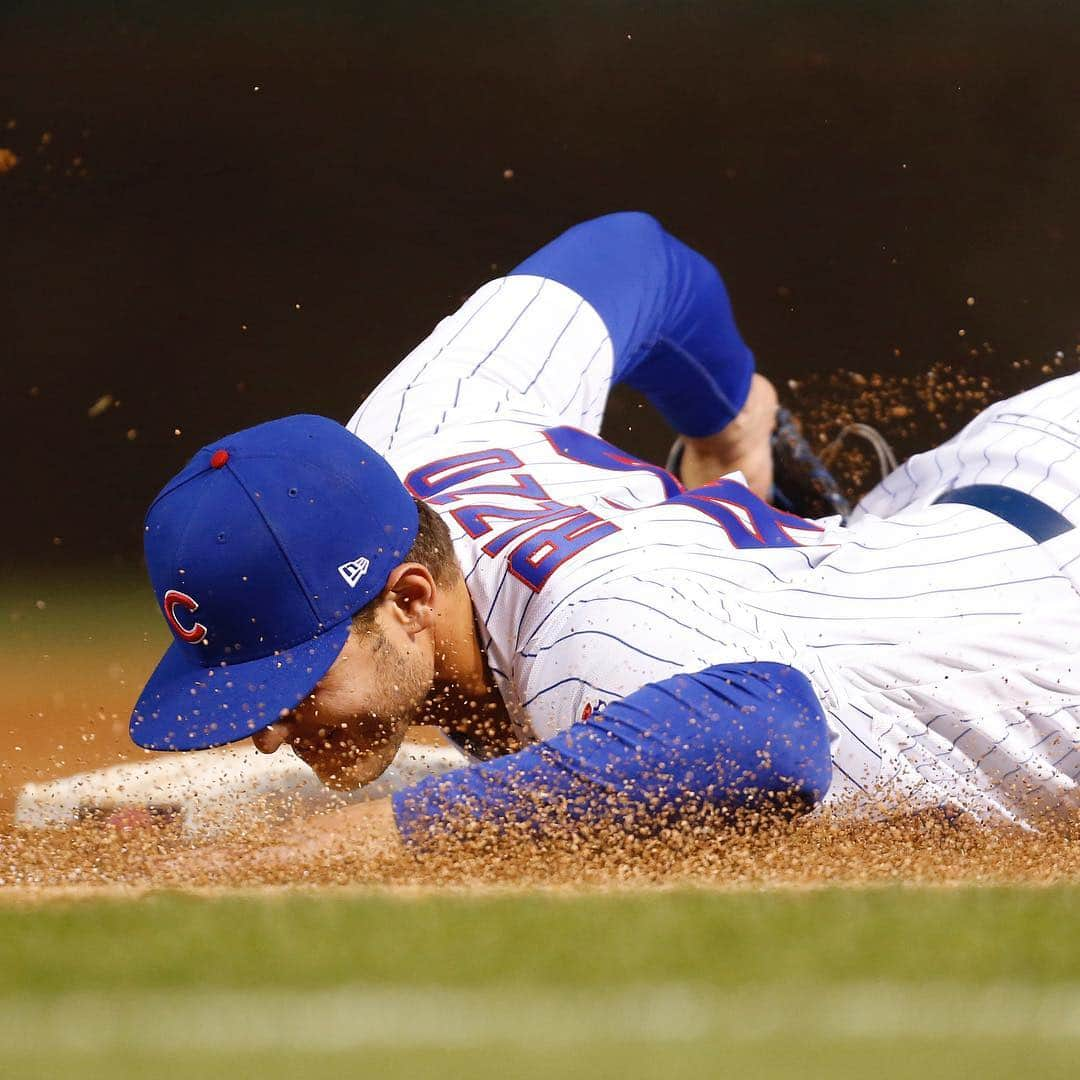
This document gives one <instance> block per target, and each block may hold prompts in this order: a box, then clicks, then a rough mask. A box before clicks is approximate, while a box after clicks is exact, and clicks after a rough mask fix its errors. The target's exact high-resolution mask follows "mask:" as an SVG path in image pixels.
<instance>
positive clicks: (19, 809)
mask: <svg viewBox="0 0 1080 1080" xmlns="http://www.w3.org/2000/svg"><path fill="white" fill-rule="evenodd" d="M466 764H468V759H467V758H466V757H465V755H464V754H462V753H461V751H459V750H457V749H456V748H455V747H453V746H451V745H450V744H448V743H447V744H444V745H436V746H431V745H425V744H421V743H416V742H411V741H408V740H407V741H406V742H405V743H404V744H403V745H402V747H401V749H400V750H399V751H398V754H397V757H396V758H394V761H393V763H392V764H391V765H390V767H389V768H388V769H387V770H386V772H384V773H383V775H382V776H380V777H379V779H378V780H376V781H374V782H373V783H371V784H367V785H366V786H364V787H362V788H360V789H358V790H357V791H350V792H339V791H332V790H330V789H329V788H326V787H323V785H322V784H321V783H320V782H319V780H318V779H317V778H316V776H315V774H314V773H313V772H312V771H311V769H309V768H308V766H307V765H305V764H304V763H303V762H302V761H301V760H300V759H299V758H297V757H296V756H295V755H294V754H292V753H291V752H289V751H287V750H282V751H279V752H278V753H276V754H260V753H259V752H258V751H257V750H256V749H255V748H254V747H253V746H251V745H250V743H246V744H237V745H233V746H223V747H220V748H218V749H216V750H201V751H195V752H191V753H186V754H175V755H170V756H169V757H157V758H148V759H147V760H146V761H142V762H137V763H133V764H126V765H113V766H111V767H110V768H106V769H97V770H95V771H93V772H86V773H79V774H78V775H76V776H69V777H65V778H64V779H61V780H51V781H49V782H47V783H42V784H26V785H24V787H23V788H22V790H21V791H20V792H19V795H18V797H17V799H16V802H15V823H16V824H17V825H22V826H24V827H29V828H56V827H62V826H65V825H71V824H73V823H75V822H77V821H81V820H86V819H87V818H96V817H107V816H109V815H110V814H113V813H115V812H117V811H123V810H150V811H152V812H155V813H161V814H163V815H166V816H170V817H172V816H174V815H175V816H178V817H179V819H180V821H181V823H182V825H183V827H184V829H185V831H187V832H190V833H201V834H206V833H213V832H219V831H222V830H225V829H228V828H229V827H230V826H231V825H233V824H235V823H236V822H237V820H238V818H239V815H240V813H241V812H242V811H243V810H245V809H247V810H249V811H256V812H258V813H260V814H267V815H270V816H272V817H274V818H286V817H290V816H292V815H293V814H297V813H305V814H307V813H311V812H313V811H316V810H320V809H330V808H333V807H337V806H347V805H349V804H351V803H356V802H366V801H367V800H369V799H378V798H381V797H382V796H385V795H389V794H391V793H392V792H394V791H397V790H398V789H399V788H402V787H406V786H408V785H409V784H413V783H415V782H416V781H417V780H421V779H423V777H425V776H430V775H433V774H438V773H444V772H447V771H448V770H449V769H455V768H459V767H460V766H462V765H466Z"/></svg>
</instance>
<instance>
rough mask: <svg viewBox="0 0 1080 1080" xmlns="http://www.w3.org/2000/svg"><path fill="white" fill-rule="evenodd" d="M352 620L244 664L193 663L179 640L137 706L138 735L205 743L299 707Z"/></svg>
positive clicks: (241, 735)
mask: <svg viewBox="0 0 1080 1080" xmlns="http://www.w3.org/2000/svg"><path fill="white" fill-rule="evenodd" d="M350 626H351V620H350V619H346V620H344V622H342V623H339V624H338V625H337V626H335V627H333V628H331V629H330V630H327V631H326V632H325V633H323V634H320V635H319V636H318V637H315V638H312V640H311V641H306V642H303V643H302V644H300V645H297V646H295V647H294V648H292V649H285V650H283V651H282V652H279V653H275V654H273V655H271V656H264V657H261V658H260V659H258V660H248V661H246V662H244V663H241V664H228V665H224V666H222V667H213V668H205V667H200V666H199V665H197V664H192V662H191V660H190V656H191V646H190V645H182V644H181V643H180V642H173V644H172V645H171V646H170V647H169V649H168V650H167V651H166V653H165V655H164V656H163V657H162V659H161V662H160V663H159V664H158V666H157V668H155V670H154V673H153V675H151V676H150V680H149V682H147V684H146V687H145V689H144V690H143V692H142V696H141V697H140V698H139V702H138V704H137V705H136V706H135V711H134V712H133V713H132V714H131V725H130V728H129V730H130V732H131V738H132V740H133V741H134V742H135V743H136V744H137V745H138V746H142V747H144V748H145V749H147V750H207V749H209V748H210V747H212V746H223V745H224V744H225V743H231V742H237V741H239V740H240V739H246V738H248V736H250V735H254V734H255V732H257V731H262V729H263V728H266V727H269V726H270V725H271V724H272V723H274V721H275V720H279V719H280V718H281V715H282V713H283V712H286V711H288V710H290V709H294V708H295V707H296V706H297V705H298V704H299V703H300V702H301V701H302V700H303V699H304V698H305V697H307V695H308V694H310V693H311V691H312V690H313V689H314V687H315V684H316V683H317V682H318V681H319V680H320V679H321V678H322V677H323V676H324V675H325V674H326V673H327V671H329V670H330V665H331V664H333V662H334V661H335V660H336V659H337V657H338V654H339V653H340V652H341V650H342V648H343V647H344V645H345V640H346V638H348V636H349V627H350Z"/></svg>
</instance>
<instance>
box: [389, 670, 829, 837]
mask: <svg viewBox="0 0 1080 1080" xmlns="http://www.w3.org/2000/svg"><path fill="white" fill-rule="evenodd" d="M831 775H832V764H831V759H830V755H829V737H828V730H827V728H826V724H825V716H824V713H823V712H822V710H821V706H820V704H819V702H818V700H817V697H816V695H815V694H814V691H813V688H812V687H811V685H810V682H809V680H808V679H807V678H806V677H805V676H804V675H803V674H801V673H800V672H798V671H796V670H794V669H793V668H790V667H787V666H785V665H783V664H774V663H748V664H728V665H719V666H717V667H712V668H708V669H706V670H705V671H701V672H698V673H696V674H692V675H677V676H675V677H674V678H671V679H666V680H664V681H663V682H657V683H651V684H649V685H648V686H645V687H643V688H642V689H640V690H638V691H636V692H635V693H633V694H631V695H629V696H628V697H626V698H624V699H623V700H622V701H616V702H612V703H611V704H610V705H608V707H607V708H606V709H605V710H604V712H603V713H601V714H599V715H597V716H593V717H591V718H590V719H589V720H587V721H584V722H582V723H579V724H575V725H574V726H573V727H571V728H569V729H568V730H567V731H564V732H561V733H560V734H559V735H557V736H555V737H554V738H552V739H548V740H547V741H546V742H543V743H539V744H537V745H536V746H531V747H528V748H527V749H525V750H521V751H518V752H517V753H516V754H509V755H507V756H506V757H503V758H498V759H496V760H494V761H489V762H485V763H484V764H482V765H476V766H472V767H470V768H466V769H459V770H456V771H454V772H451V773H447V774H445V775H443V776H433V777H429V778H427V779H425V780H422V781H421V782H420V783H418V784H414V785H413V786H412V787H409V788H405V789H403V790H402V791H399V792H397V793H396V794H395V795H394V796H393V806H394V818H395V821H396V822H397V827H398V831H399V832H400V833H401V835H402V837H403V839H404V840H405V841H406V842H408V843H414V844H420V845H422V844H423V843H424V841H425V840H427V839H431V838H435V837H438V836H439V835H441V834H446V833H448V832H453V831H454V829H455V828H456V827H459V826H460V825H461V823H462V822H463V821H464V822H479V823H483V824H485V825H489V826H494V827H496V828H500V827H505V826H506V825H515V826H524V827H526V828H527V829H530V830H531V831H533V832H535V833H536V834H543V833H544V832H545V831H546V830H548V829H551V830H557V829H561V828H564V827H565V823H566V821H567V820H568V819H569V820H570V821H571V822H579V821H580V822H587V821H610V820H617V821H624V822H627V823H628V824H632V827H633V828H634V829H635V831H636V830H640V828H641V827H642V826H643V824H645V823H647V822H664V821H666V820H669V819H670V818H671V817H672V815H673V814H678V813H679V812H680V810H681V809H683V808H687V807H695V806H703V805H706V806H712V807H717V808H720V809H731V810H735V809H739V808H751V807H754V808H763V807H768V806H769V805H775V804H777V803H778V802H780V801H783V802H784V803H785V805H791V804H792V803H795V804H797V805H801V806H802V807H805V808H809V807H810V806H813V805H814V804H816V803H817V802H819V801H820V800H821V799H822V798H823V797H824V795H825V792H826V791H827V790H828V787H829V781H830V778H831Z"/></svg>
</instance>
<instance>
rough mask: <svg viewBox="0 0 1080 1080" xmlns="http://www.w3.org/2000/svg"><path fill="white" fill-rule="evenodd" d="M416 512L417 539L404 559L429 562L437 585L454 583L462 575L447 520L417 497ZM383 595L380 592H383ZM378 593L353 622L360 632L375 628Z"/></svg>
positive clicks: (355, 616) (404, 560) (423, 563)
mask: <svg viewBox="0 0 1080 1080" xmlns="http://www.w3.org/2000/svg"><path fill="white" fill-rule="evenodd" d="M414 501H415V502H416V512H417V514H418V515H419V518H420V523H419V525H418V526H417V530H416V539H415V540H413V542H412V547H411V548H409V550H408V552H407V554H406V555H405V558H404V559H402V560H401V561H402V562H416V563H420V565H421V566H426V567H427V568H428V570H430V571H431V576H432V577H433V578H434V579H435V584H436V585H441V586H443V587H447V586H450V585H452V584H453V583H454V582H455V581H456V580H457V579H458V577H460V575H461V567H460V566H459V565H458V561H457V556H456V555H455V554H454V544H453V541H452V540H451V539H450V530H449V529H448V528H447V527H446V522H445V521H443V519H442V517H440V515H439V514H437V513H436V512H435V511H434V510H432V509H431V507H430V506H428V504H427V503H426V502H423V501H422V500H420V499H415V500H414ZM380 595H381V594H380ZM379 599H380V597H379V596H376V597H375V599H374V600H369V601H368V603H367V604H365V605H364V606H363V607H362V608H361V609H360V610H359V611H358V612H356V614H355V615H353V617H352V618H353V626H354V628H355V629H357V630H359V631H361V632H367V631H370V630H371V629H372V627H373V626H374V622H375V609H376V607H377V606H378V603H379Z"/></svg>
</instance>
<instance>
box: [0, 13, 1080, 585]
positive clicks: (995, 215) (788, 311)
mask: <svg viewBox="0 0 1080 1080" xmlns="http://www.w3.org/2000/svg"><path fill="white" fill-rule="evenodd" d="M4 12H5V13H4V14H3V15H0V20H2V22H0V35H2V37H0V50H2V51H0V147H4V148H7V149H8V150H10V151H11V152H13V153H14V154H15V155H17V156H18V158H19V162H18V164H17V165H16V166H15V167H14V168H12V169H10V170H9V171H7V172H6V173H4V174H3V175H0V252H2V262H0V275H2V280H0V325H2V327H3V332H2V335H0V349H2V353H0V362H2V370H3V380H2V386H0V394H2V399H0V411H2V415H0V421H2V424H3V435H4V451H3V452H4V457H5V462H4V466H3V469H2V475H3V477H4V489H5V496H6V497H5V527H4V541H3V549H2V555H0V571H2V572H3V573H4V575H5V576H9V577H10V575H12V574H14V573H15V572H16V570H19V571H25V570H26V569H27V568H28V567H38V568H40V570H41V571H42V572H46V573H54V572H56V571H63V570H65V569H66V568H68V567H70V566H72V565H73V564H76V563H85V562H87V561H94V562H99V561H102V560H104V561H107V562H113V563H121V564H125V565H128V566H131V565H133V564H135V563H136V562H137V560H138V553H139V542H140V531H141V516H142V512H143V508H144V506H145V504H146V502H147V501H148V500H149V498H150V497H151V496H152V494H153V492H154V491H155V490H156V489H157V488H158V486H160V484H161V483H162V482H163V481H164V480H165V479H166V478H167V476H168V475H169V474H170V473H171V472H172V471H174V470H175V469H176V468H178V467H179V466H180V465H181V464H182V462H183V461H184V460H185V459H186V457H187V456H188V455H190V453H192V452H193V451H194V450H195V449H196V448H198V447H199V446H200V445H201V444H203V443H204V442H206V441H209V440H210V439H212V438H215V437H217V436H219V435H221V434H223V433H224V432H226V431H230V430H234V429H236V428H238V427H242V426H245V425H248V424H251V423H253V422H257V421H259V420H262V419H265V418H268V417H271V416H274V415H278V414H281V413H285V412H296V411H316V412H323V413H327V414H329V415H331V416H334V417H337V418H339V419H345V418H346V417H347V416H348V415H349V414H350V413H351V412H352V410H353V408H354V407H355V405H356V404H357V402H358V401H359V400H360V399H361V398H362V397H363V395H364V394H365V393H366V392H367V391H368V390H369V389H370V388H371V387H372V386H373V385H374V383H375V382H376V381H377V380H378V378H379V377H380V376H381V375H382V374H383V373H385V372H386V371H387V370H388V369H389V368H390V367H391V366H392V365H393V364H394V362H395V361H396V360H397V359H398V358H399V357H400V356H402V355H403V354H404V352H406V351H407V350H408V349H409V347H410V346H411V345H412V344H413V343H414V342H415V341H417V340H418V339H419V338H420V337H421V336H423V335H424V334H425V333H426V332H427V330H428V329H429V328H430V326H431V325H432V324H433V322H434V321H435V320H436V319H437V318H438V317H440V316H441V315H442V314H443V313H445V312H447V311H448V310H449V309H451V308H453V307H454V306H455V305H456V304H457V303H458V302H459V301H460V299H462V298H463V296H464V295H466V294H467V293H468V292H469V291H470V290H472V289H473V288H474V287H475V286H476V285H478V284H479V283H480V282H481V281H483V280H484V279H485V278H486V277H489V276H492V275H493V274H495V273H497V272H499V271H502V270H505V269H506V268H508V267H509V266H511V265H513V264H514V263H515V262H517V261H518V260H519V259H521V258H522V257H524V256H525V255H526V254H527V253H528V252H529V251H530V250H531V249H533V248H534V247H536V246H537V245H539V244H540V243H542V242H543V241H545V240H547V239H548V238H550V237H551V236H552V235H553V234H555V233H557V232H558V231H559V230H561V229H563V228H564V227H566V226H568V225H570V224H571V223H573V222H575V221H577V220H579V219H582V218H584V217H587V216H590V215H594V214H597V213H601V212H605V211H609V210H613V209H626V208H640V209H647V210H650V211H652V212H653V213H655V214H657V215H658V216H659V217H660V218H661V219H662V220H663V221H664V222H665V223H666V224H667V225H668V226H669V227H670V228H671V229H673V230H674V231H676V232H677V233H679V234H680V235H682V236H683V237H684V238H686V239H687V240H689V241H690V242H691V243H694V244H696V245H697V246H699V247H700V248H701V249H702V250H704V251H705V252H706V253H708V254H709V255H710V256H711V257H712V258H713V259H714V260H715V261H716V262H717V263H718V264H719V265H720V267H721V268H722V270H723V272H724V274H725V276H726V277H727V279H728V282H729V286H730V289H731V292H732V294H733V297H734V301H735V305H736V310H737V313H738V315H739V319H740V323H741V325H742V327H743V330H744V333H745V335H746V337H747V338H748V340H749V341H750V342H751V344H752V345H753V347H754V348H755V350H756V352H757V353H758V356H759V359H760V361H761V363H762V365H763V366H764V367H765V369H766V370H768V371H770V372H771V373H773V374H775V375H779V376H782V377H783V376H790V375H794V374H796V373H798V372H800V371H805V370H807V369H826V368H834V367H838V366H846V367H853V368H860V369H862V370H884V371H888V370H892V371H895V370H897V369H898V368H906V369H911V370H915V369H919V368H922V367H925V366H926V365H927V364H929V363H930V362H932V361H937V360H943V359H949V358H950V357H953V356H959V355H961V354H963V353H964V352H965V351H966V350H967V349H968V347H969V346H970V345H971V344H972V343H973V342H974V343H981V342H983V341H988V342H990V343H992V345H993V346H994V348H995V350H996V351H995V353H994V356H993V358H992V359H989V360H987V361H986V362H987V363H988V364H991V365H992V364H1003V363H1008V362H1009V361H1011V360H1012V359H1014V358H1018V357H1021V356H1031V357H1034V358H1036V359H1037V358H1039V357H1041V356H1043V355H1046V354H1050V353H1052V352H1053V351H1054V350H1056V349H1064V350H1066V352H1067V355H1069V356H1070V357H1071V355H1072V349H1073V346H1074V345H1075V343H1076V341H1077V335H1078V327H1080V308H1078V305H1077V302H1076V293H1077V288H1076V283H1077V280H1078V274H1077V271H1078V270H1080V255H1078V250H1080V249H1078V244H1077V235H1078V231H1080V209H1078V199H1077V192H1078V188H1080V155H1078V145H1080V76H1078V74H1077V56H1078V49H1077V44H1078V41H1080V36H1078V30H1080V9H1078V8H1076V7H1075V5H1066V4H1045V3H1032V2H1025V3H1015V4H991V3H986V2H967V0H964V2H954V3H938V4H920V3H912V2H907V3H890V4H885V3H875V4H855V3H835V2H834V3H826V4H821V3H817V4H808V3H807V4H803V3H790V2H789V3H767V2H761V0H756V2H753V3H664V4H641V3H637V4H630V3H618V2H615V0H609V2H604V3H600V2H592V3H581V2H578V3H562V4H546V5H542V6H535V5H534V6H530V7H528V8H526V7H525V5H521V4H502V5H495V4H486V5H481V4H471V3H456V4H452V5H435V4H415V3H411V4H410V3H404V4H393V5H391V4H385V3H382V4H381V3H376V2H371V3H365V4H360V3H355V4H343V3H342V4H328V3H320V4H314V5H307V6H302V5H299V4H294V5H286V4H280V3H274V2H265V3H261V4H246V5H233V6H232V7H231V9H230V12H229V13H228V14H227V15H222V14H220V12H219V11H218V10H216V9H214V8H211V7H210V6H209V5H205V4H199V3H196V4H194V5H192V4H185V5H183V8H182V12H181V10H180V8H179V7H178V6H177V5H154V4H147V3H131V2H129V3H113V4H107V3H98V4H90V3H84V4H74V3H71V4H66V5H59V4H55V3H17V4H11V3H10V2H9V3H8V4H7V5H5V7H4ZM255 87H258V88H259V89H258V90H256V89H255ZM508 169H509V170H513V176H512V178H509V179H507V178H506V177H505V176H504V171H505V170H508ZM968 296H974V297H975V298H976V304H975V305H974V306H973V307H969V306H968V305H967V304H966V298H967V297H968ZM297 304H299V305H300V308H299V309H297V308H296V306H295V305H297ZM244 326H246V327H247V329H246V330H245V329H243V327H244ZM960 329H965V330H966V335H965V337H964V338H961V337H959V330H960ZM897 349H899V350H900V356H899V357H897V356H896V354H895V350H897ZM105 394H111V395H113V397H114V398H115V399H116V400H117V401H118V402H119V404H118V405H114V406H113V407H111V408H109V409H108V410H106V411H105V412H104V413H103V414H102V415H99V416H96V417H90V416H88V409H90V407H91V406H92V405H93V403H94V402H95V401H96V400H98V399H99V398H100V397H101V396H102V395H105ZM640 415H641V414H640V413H635V414H633V415H632V414H631V412H630V407H629V404H628V403H627V402H625V401H623V402H622V404H621V405H619V406H618V407H617V409H616V412H615V415H614V417H613V420H612V423H611V431H612V433H613V434H614V435H615V436H616V437H623V436H625V438H624V439H623V441H625V442H627V443H629V444H632V445H635V446H636V447H637V448H641V447H643V446H644V447H645V448H646V449H652V448H653V447H652V446H650V445H646V444H650V442H651V443H658V441H661V439H662V437H661V436H659V435H657V434H654V435H653V436H652V437H651V440H650V437H649V436H648V435H647V432H643V428H646V429H647V428H648V427H649V425H642V424H641V423H638V424H637V430H635V431H632V432H628V431H627V430H626V429H627V428H628V427H630V426H631V425H632V423H633V420H634V417H635V416H638V417H639V416H640ZM174 429H179V430H180V431H181V434H180V435H179V436H177V435H174ZM129 433H131V434H130V437H129ZM54 538H56V539H54Z"/></svg>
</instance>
